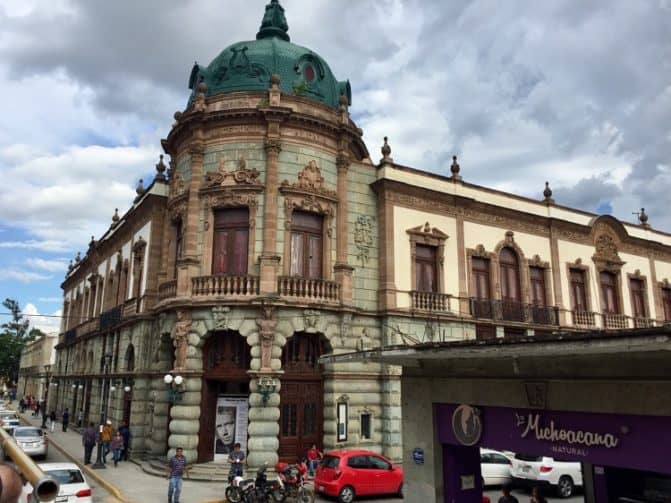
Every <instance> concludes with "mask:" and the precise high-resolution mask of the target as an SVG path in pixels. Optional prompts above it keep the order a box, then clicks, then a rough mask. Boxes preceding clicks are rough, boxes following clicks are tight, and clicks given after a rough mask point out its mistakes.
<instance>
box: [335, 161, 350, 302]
mask: <svg viewBox="0 0 671 503" xmlns="http://www.w3.org/2000/svg"><path fill="white" fill-rule="evenodd" d="M336 164H337V166H338V181H337V189H338V213H337V215H336V240H337V241H336V264H335V267H334V271H335V280H336V281H337V282H338V283H339V284H340V300H341V302H342V303H343V304H345V305H349V304H351V303H352V273H353V272H354V268H353V267H351V266H350V265H349V264H348V263H347V244H348V243H347V242H348V240H349V229H348V225H347V212H348V202H349V195H348V191H347V172H348V170H349V164H350V161H349V156H347V154H345V153H342V152H341V153H339V154H338V157H337V159H336Z"/></svg>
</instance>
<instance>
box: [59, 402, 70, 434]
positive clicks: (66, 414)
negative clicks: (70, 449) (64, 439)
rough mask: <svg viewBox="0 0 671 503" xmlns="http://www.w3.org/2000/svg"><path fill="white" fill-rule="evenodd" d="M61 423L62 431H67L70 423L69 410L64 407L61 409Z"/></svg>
mask: <svg viewBox="0 0 671 503" xmlns="http://www.w3.org/2000/svg"><path fill="white" fill-rule="evenodd" d="M61 421H62V424H63V431H68V424H69V423H70V411H69V410H68V408H67V407H66V408H65V410H64V411H63V417H62V418H61Z"/></svg>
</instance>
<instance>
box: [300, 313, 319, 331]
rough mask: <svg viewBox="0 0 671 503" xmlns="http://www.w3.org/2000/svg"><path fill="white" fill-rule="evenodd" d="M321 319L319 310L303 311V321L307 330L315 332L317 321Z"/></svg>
mask: <svg viewBox="0 0 671 503" xmlns="http://www.w3.org/2000/svg"><path fill="white" fill-rule="evenodd" d="M318 321H319V311H313V310H311V309H306V310H305V311H303V323H304V324H305V331H306V332H315V331H316V330H317V322H318Z"/></svg>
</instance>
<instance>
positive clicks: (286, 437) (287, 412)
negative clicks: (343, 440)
mask: <svg viewBox="0 0 671 503" xmlns="http://www.w3.org/2000/svg"><path fill="white" fill-rule="evenodd" d="M323 395H324V391H323V387H322V382H321V380H318V381H300V380H295V381H285V380H284V379H283V380H282V389H281V390H280V404H281V405H280V439H279V440H280V452H279V457H280V459H281V460H283V461H287V462H291V463H293V462H295V461H297V460H299V459H300V458H302V457H303V456H305V453H306V452H307V450H308V449H309V448H310V447H311V446H312V444H316V445H317V446H318V447H319V448H321V443H322V434H323V426H322V425H323V423H324V414H323Z"/></svg>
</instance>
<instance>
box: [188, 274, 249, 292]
mask: <svg viewBox="0 0 671 503" xmlns="http://www.w3.org/2000/svg"><path fill="white" fill-rule="evenodd" d="M259 285H260V281H259V277H258V276H198V277H195V278H191V293H192V295H194V296H201V295H215V296H246V295H258V294H259Z"/></svg>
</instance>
